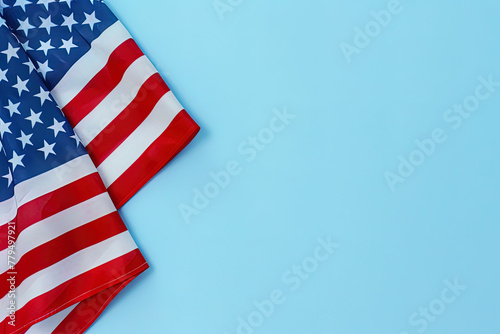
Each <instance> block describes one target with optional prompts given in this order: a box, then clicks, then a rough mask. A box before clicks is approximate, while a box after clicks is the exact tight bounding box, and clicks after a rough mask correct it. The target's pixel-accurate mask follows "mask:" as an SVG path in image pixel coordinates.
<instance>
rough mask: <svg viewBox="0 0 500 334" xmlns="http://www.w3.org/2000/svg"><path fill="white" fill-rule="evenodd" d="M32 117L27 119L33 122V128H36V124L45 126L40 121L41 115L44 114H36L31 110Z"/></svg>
mask: <svg viewBox="0 0 500 334" xmlns="http://www.w3.org/2000/svg"><path fill="white" fill-rule="evenodd" d="M30 113H31V115H30V116H29V117H26V118H25V119H26V120H28V121H30V122H31V128H34V127H35V125H36V123H40V124H43V122H42V121H41V120H40V115H41V114H42V112H39V113H38V114H35V113H34V112H33V110H30Z"/></svg>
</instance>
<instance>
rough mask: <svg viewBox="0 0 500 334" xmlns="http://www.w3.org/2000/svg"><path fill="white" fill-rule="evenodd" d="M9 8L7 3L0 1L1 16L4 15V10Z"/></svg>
mask: <svg viewBox="0 0 500 334" xmlns="http://www.w3.org/2000/svg"><path fill="white" fill-rule="evenodd" d="M7 6H8V5H7V4H6V3H5V2H3V0H0V14H2V15H3V9H4V8H5V7H7Z"/></svg>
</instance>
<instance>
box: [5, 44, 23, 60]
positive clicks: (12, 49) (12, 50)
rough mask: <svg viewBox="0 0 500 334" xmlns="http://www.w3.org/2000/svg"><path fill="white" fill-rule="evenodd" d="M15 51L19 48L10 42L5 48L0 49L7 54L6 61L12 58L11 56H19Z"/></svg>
mask: <svg viewBox="0 0 500 334" xmlns="http://www.w3.org/2000/svg"><path fill="white" fill-rule="evenodd" d="M17 51H19V48H15V47H13V46H12V45H11V44H10V43H9V46H8V47H7V50H4V51H2V53H3V54H6V55H7V63H8V62H9V61H10V60H11V59H12V57H14V58H19V56H18V55H17Z"/></svg>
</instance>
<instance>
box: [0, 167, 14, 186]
mask: <svg viewBox="0 0 500 334" xmlns="http://www.w3.org/2000/svg"><path fill="white" fill-rule="evenodd" d="M2 177H3V178H6V179H7V187H10V184H11V183H12V173H11V171H10V168H9V174H7V175H4V176H2Z"/></svg>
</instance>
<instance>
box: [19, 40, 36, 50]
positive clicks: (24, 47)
mask: <svg viewBox="0 0 500 334" xmlns="http://www.w3.org/2000/svg"><path fill="white" fill-rule="evenodd" d="M21 45H22V46H23V49H24V50H25V51H32V50H33V48H32V47H31V46H30V41H29V40H28V41H26V42H24V43H21Z"/></svg>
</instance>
